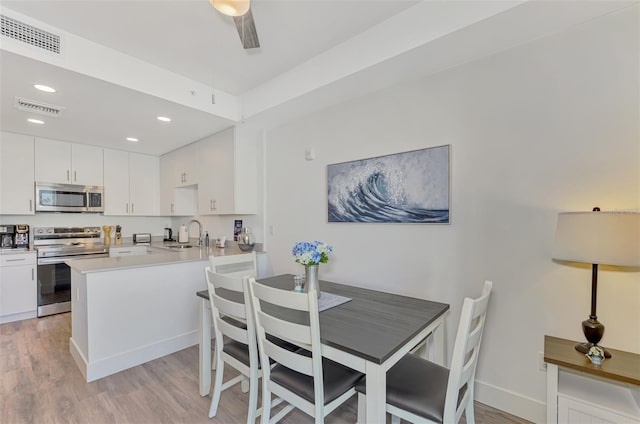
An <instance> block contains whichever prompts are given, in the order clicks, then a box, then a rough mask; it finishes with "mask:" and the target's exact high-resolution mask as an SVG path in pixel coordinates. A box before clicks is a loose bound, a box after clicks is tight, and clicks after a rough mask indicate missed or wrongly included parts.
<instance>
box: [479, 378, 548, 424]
mask: <svg viewBox="0 0 640 424" xmlns="http://www.w3.org/2000/svg"><path fill="white" fill-rule="evenodd" d="M474 397H475V400H477V401H478V402H480V403H484V404H486V405H489V406H491V407H493V408H497V409H500V410H501V411H505V412H508V413H509V414H512V415H515V416H517V417H520V418H524V419H525V420H529V421H533V422H534V423H544V422H545V421H546V419H547V404H546V403H545V402H542V401H539V400H536V399H533V398H530V397H527V396H524V395H521V394H520V393H516V392H512V391H509V390H505V389H503V388H501V387H497V386H493V385H491V384H489V383H485V382H482V381H478V380H476V384H475V393H474Z"/></svg>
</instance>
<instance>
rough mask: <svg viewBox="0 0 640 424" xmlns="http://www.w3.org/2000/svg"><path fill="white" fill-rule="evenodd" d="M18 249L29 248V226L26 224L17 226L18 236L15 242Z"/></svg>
mask: <svg viewBox="0 0 640 424" xmlns="http://www.w3.org/2000/svg"><path fill="white" fill-rule="evenodd" d="M13 244H14V246H15V248H16V249H28V248H29V226H28V225H26V224H19V225H16V235H15V238H14V242H13Z"/></svg>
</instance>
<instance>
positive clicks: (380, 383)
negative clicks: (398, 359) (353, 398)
mask: <svg viewBox="0 0 640 424" xmlns="http://www.w3.org/2000/svg"><path fill="white" fill-rule="evenodd" d="M366 371H367V373H366V374H367V396H366V398H367V407H366V410H367V412H366V416H365V417H363V419H362V420H360V418H358V421H360V422H366V423H368V424H369V423H383V424H384V423H386V422H387V421H386V409H387V408H386V405H387V373H386V371H385V370H384V368H383V367H381V366H380V365H376V364H374V363H373V362H368V361H367V364H366Z"/></svg>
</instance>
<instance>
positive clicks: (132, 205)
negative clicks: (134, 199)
mask: <svg viewBox="0 0 640 424" xmlns="http://www.w3.org/2000/svg"><path fill="white" fill-rule="evenodd" d="M134 206H135V205H134V204H133V203H132V204H131V213H134V212H133V207H134Z"/></svg>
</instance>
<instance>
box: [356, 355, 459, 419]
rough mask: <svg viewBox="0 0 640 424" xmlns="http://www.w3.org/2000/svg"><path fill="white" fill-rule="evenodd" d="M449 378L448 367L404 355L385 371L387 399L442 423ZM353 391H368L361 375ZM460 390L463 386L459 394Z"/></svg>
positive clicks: (414, 412)
mask: <svg viewBox="0 0 640 424" xmlns="http://www.w3.org/2000/svg"><path fill="white" fill-rule="evenodd" d="M448 380H449V369H447V368H445V367H442V366H440V365H437V364H434V363H433V362H430V361H427V360H425V359H422V358H420V357H418V356H415V355H411V354H409V355H406V356H405V357H404V358H402V359H401V360H400V361H399V362H398V363H397V364H396V365H394V366H393V368H391V369H390V370H389V371H388V372H387V403H388V404H390V405H393V406H395V407H398V408H400V409H404V410H406V411H409V412H411V413H413V414H416V415H419V416H421V417H424V418H427V419H429V420H431V421H435V422H438V423H441V422H442V421H443V414H444V401H445V397H446V391H447V382H448ZM463 389H464V390H466V387H463ZM356 391H358V392H361V393H364V394H366V393H367V392H366V381H365V379H364V378H363V379H362V380H360V381H359V382H358V384H357V385H356ZM462 394H464V391H463V390H461V394H460V396H459V398H461V397H462Z"/></svg>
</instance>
